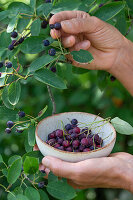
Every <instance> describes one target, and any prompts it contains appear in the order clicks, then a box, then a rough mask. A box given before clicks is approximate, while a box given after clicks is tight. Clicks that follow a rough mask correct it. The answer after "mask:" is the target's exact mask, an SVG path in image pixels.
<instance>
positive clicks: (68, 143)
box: [62, 140, 70, 148]
mask: <svg viewBox="0 0 133 200" xmlns="http://www.w3.org/2000/svg"><path fill="white" fill-rule="evenodd" d="M62 145H63V147H65V148H67V147H69V146H70V142H69V141H68V140H64V141H63V143H62Z"/></svg>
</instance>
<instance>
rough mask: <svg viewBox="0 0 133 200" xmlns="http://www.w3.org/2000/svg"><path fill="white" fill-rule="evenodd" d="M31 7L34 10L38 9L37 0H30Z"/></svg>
mask: <svg viewBox="0 0 133 200" xmlns="http://www.w3.org/2000/svg"><path fill="white" fill-rule="evenodd" d="M30 7H31V8H32V10H33V12H34V10H35V9H36V0H30Z"/></svg>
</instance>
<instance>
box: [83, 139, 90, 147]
mask: <svg viewBox="0 0 133 200" xmlns="http://www.w3.org/2000/svg"><path fill="white" fill-rule="evenodd" d="M88 143H89V142H88V139H87V138H83V139H82V140H81V144H82V145H83V146H87V145H88Z"/></svg>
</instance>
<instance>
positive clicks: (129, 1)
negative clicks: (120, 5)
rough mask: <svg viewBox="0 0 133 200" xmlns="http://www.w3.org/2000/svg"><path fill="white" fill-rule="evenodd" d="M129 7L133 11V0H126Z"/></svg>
mask: <svg viewBox="0 0 133 200" xmlns="http://www.w3.org/2000/svg"><path fill="white" fill-rule="evenodd" d="M126 2H127V5H128V7H129V8H130V9H131V10H132V11H133V1H132V0H126Z"/></svg>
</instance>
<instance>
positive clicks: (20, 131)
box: [16, 128, 24, 133]
mask: <svg viewBox="0 0 133 200" xmlns="http://www.w3.org/2000/svg"><path fill="white" fill-rule="evenodd" d="M23 131H24V130H19V129H17V128H16V132H17V133H23Z"/></svg>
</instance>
